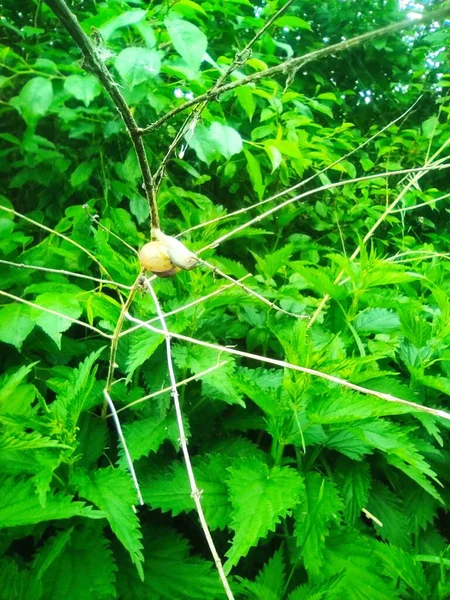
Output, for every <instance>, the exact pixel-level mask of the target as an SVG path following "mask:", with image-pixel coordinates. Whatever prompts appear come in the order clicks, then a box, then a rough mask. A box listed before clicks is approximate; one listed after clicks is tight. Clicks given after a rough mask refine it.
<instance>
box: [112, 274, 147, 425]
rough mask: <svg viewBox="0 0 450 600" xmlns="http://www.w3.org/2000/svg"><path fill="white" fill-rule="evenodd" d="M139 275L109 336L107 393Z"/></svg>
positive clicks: (137, 285)
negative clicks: (126, 315)
mask: <svg viewBox="0 0 450 600" xmlns="http://www.w3.org/2000/svg"><path fill="white" fill-rule="evenodd" d="M141 276H142V272H141V273H139V275H138V276H137V278H136V281H135V282H134V284H133V287H132V288H131V291H130V294H129V296H128V298H127V299H126V302H125V304H124V305H123V306H122V310H121V311H120V315H119V318H118V319H117V323H116V326H115V328H114V333H113V335H112V336H111V347H110V352H109V364H108V375H107V377H106V384H105V390H106V391H107V392H108V394H109V393H110V392H111V386H112V383H113V378H114V371H115V368H116V355H117V346H118V345H119V335H120V332H121V331H122V326H123V322H124V319H125V314H126V312H127V311H128V310H129V308H130V306H131V304H132V302H133V300H134V297H135V295H136V292H137V290H138V288H139V283H140V280H141ZM105 418H106V402H104V403H103V408H102V419H105Z"/></svg>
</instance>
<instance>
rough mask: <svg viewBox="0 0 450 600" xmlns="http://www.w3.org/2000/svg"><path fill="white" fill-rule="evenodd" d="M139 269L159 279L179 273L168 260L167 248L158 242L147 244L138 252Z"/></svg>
mask: <svg viewBox="0 0 450 600" xmlns="http://www.w3.org/2000/svg"><path fill="white" fill-rule="evenodd" d="M139 261H140V263H141V267H142V268H143V269H146V270H147V271H151V272H152V273H154V274H155V275H159V277H171V276H172V275H174V274H175V273H177V272H178V271H179V268H178V267H176V266H175V265H174V264H173V263H172V261H171V260H170V258H169V254H168V251H167V246H166V245H165V244H164V243H162V242H159V241H153V242H148V243H147V244H145V246H143V247H142V248H141V251H140V252H139Z"/></svg>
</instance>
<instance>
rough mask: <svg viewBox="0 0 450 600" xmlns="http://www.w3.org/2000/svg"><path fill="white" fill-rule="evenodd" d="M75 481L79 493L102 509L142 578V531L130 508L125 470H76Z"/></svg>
mask: <svg viewBox="0 0 450 600" xmlns="http://www.w3.org/2000/svg"><path fill="white" fill-rule="evenodd" d="M75 483H76V484H77V485H78V489H79V494H80V496H82V497H83V498H86V499H87V500H89V501H90V502H92V503H93V504H95V505H96V506H98V507H99V508H100V509H101V510H102V511H103V513H104V515H105V516H106V518H107V519H108V521H109V524H110V525H111V529H112V530H113V532H114V533H115V534H116V536H117V538H118V539H119V540H120V542H122V544H123V546H124V547H125V548H126V549H127V550H128V552H129V553H130V556H131V560H132V561H133V563H134V564H135V565H136V569H137V571H138V573H139V577H140V578H141V579H143V578H144V572H143V569H142V562H143V560H144V556H143V554H142V543H141V539H142V534H141V531H140V528H139V521H138V518H137V516H136V513H135V512H134V511H133V505H134V504H135V503H136V490H135V489H134V487H133V484H132V482H131V478H130V476H129V474H128V473H127V472H125V471H121V470H119V469H114V468H113V467H107V468H105V469H98V470H97V471H91V472H90V473H89V474H88V473H86V472H82V471H80V472H78V473H76V475H75Z"/></svg>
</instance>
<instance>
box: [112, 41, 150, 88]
mask: <svg viewBox="0 0 450 600" xmlns="http://www.w3.org/2000/svg"><path fill="white" fill-rule="evenodd" d="M114 64H115V67H116V69H117V71H118V73H119V75H120V76H121V77H122V79H123V81H124V82H125V83H126V84H127V85H128V87H129V88H130V89H133V88H134V87H135V86H136V85H139V84H140V83H143V82H144V81H149V80H150V79H151V78H153V77H156V75H158V74H159V72H160V70H161V59H160V57H159V54H158V52H157V51H156V50H149V49H147V48H138V47H136V48H133V47H131V48H125V50H122V52H121V53H120V54H119V56H118V57H117V58H116V62H115V63H114Z"/></svg>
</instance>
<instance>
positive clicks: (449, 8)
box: [140, 2, 450, 135]
mask: <svg viewBox="0 0 450 600" xmlns="http://www.w3.org/2000/svg"><path fill="white" fill-rule="evenodd" d="M449 15H450V2H444V3H443V5H442V6H441V7H440V8H438V9H436V10H433V11H430V12H428V13H425V14H424V15H423V16H422V18H421V19H420V20H417V21H411V20H410V19H405V20H404V21H399V22H398V23H392V24H391V25H387V26H386V27H382V28H380V29H375V30H373V31H368V32H367V33H363V34H362V35H358V36H356V37H354V38H352V39H350V40H345V41H343V42H339V43H338V44H333V45H332V46H327V47H325V48H321V49H320V50H315V51H314V52H309V53H308V54H304V55H303V56H299V57H296V58H290V59H288V60H286V61H284V62H282V63H281V64H279V65H276V66H275V67H270V68H269V69H264V71H259V72H258V73H253V74H252V75H248V76H247V77H244V78H242V79H238V80H237V81H232V82H231V83H227V84H225V85H222V86H221V87H219V88H212V89H211V90H208V91H207V92H205V93H204V94H201V95H200V96H197V98H194V99H193V100H188V101H187V102H185V103H184V104H181V105H180V106H177V107H176V108H174V109H172V110H171V111H169V112H168V113H166V114H165V115H164V116H162V117H161V118H160V119H158V120H157V121H155V122H154V123H152V124H151V125H149V126H148V127H145V128H144V129H141V131H140V133H141V134H142V135H147V134H149V133H151V132H152V131H154V130H155V129H158V128H159V127H161V125H163V124H164V123H166V121H169V120H170V119H171V118H172V117H174V116H175V115H177V114H179V113H180V112H183V111H185V110H187V109H188V108H190V107H191V106H195V105H197V104H200V103H201V102H204V101H208V102H209V101H210V100H214V99H216V98H217V97H218V96H221V95H222V94H224V93H225V92H229V91H230V90H234V89H235V88H237V87H240V86H241V85H247V84H248V83H252V82H254V81H259V80H260V79H265V78H266V77H273V76H274V75H278V74H286V73H291V72H293V71H296V70H297V69H299V68H300V67H302V66H303V65H306V64H307V63H309V62H312V61H314V60H319V59H321V58H324V57H325V56H330V54H337V53H339V52H343V51H345V50H350V48H354V47H355V46H360V45H361V44H363V43H365V42H367V41H371V40H374V39H377V38H380V37H383V36H387V35H391V34H392V33H396V32H397V31H401V30H402V29H407V28H409V27H411V26H415V25H416V24H418V25H424V24H426V23H430V22H432V21H439V20H441V19H444V18H446V17H448V16H449Z"/></svg>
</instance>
